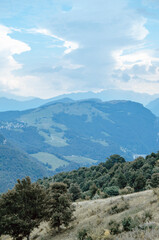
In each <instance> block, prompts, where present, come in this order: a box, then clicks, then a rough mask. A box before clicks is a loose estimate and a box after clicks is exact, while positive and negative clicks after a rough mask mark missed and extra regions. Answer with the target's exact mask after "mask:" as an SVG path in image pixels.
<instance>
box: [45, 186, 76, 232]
mask: <svg viewBox="0 0 159 240" xmlns="http://www.w3.org/2000/svg"><path fill="white" fill-rule="evenodd" d="M73 211H74V207H73V205H72V202H71V200H70V194H68V192H67V185H66V184H64V183H60V182H57V183H53V184H51V185H50V188H49V190H48V199H47V220H49V222H50V226H51V227H52V228H55V229H57V230H58V231H59V230H60V226H61V225H64V226H65V227H67V226H68V225H69V223H70V222H71V221H72V217H73Z"/></svg>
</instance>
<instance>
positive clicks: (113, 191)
mask: <svg viewBox="0 0 159 240" xmlns="http://www.w3.org/2000/svg"><path fill="white" fill-rule="evenodd" d="M104 192H105V193H106V194H108V195H109V196H117V195H119V187H117V186H111V187H106V188H105V189H104Z"/></svg>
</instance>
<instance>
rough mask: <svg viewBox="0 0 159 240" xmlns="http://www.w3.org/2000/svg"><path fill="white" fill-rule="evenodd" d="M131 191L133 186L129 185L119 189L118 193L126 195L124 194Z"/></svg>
mask: <svg viewBox="0 0 159 240" xmlns="http://www.w3.org/2000/svg"><path fill="white" fill-rule="evenodd" d="M133 192H134V188H131V187H129V186H127V187H125V188H123V189H120V190H119V194H120V195H126V194H130V193H133Z"/></svg>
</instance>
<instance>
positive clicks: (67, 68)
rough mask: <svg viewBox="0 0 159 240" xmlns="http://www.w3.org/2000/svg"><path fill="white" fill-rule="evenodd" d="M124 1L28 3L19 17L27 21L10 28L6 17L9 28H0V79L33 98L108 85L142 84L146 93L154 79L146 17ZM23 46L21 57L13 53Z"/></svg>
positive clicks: (155, 68)
mask: <svg viewBox="0 0 159 240" xmlns="http://www.w3.org/2000/svg"><path fill="white" fill-rule="evenodd" d="M68 2H69V6H70V7H69V10H68V11H64V10H63V9H64V7H63V6H64V5H65V6H66V5H67V3H68ZM128 2H129V1H127V0H112V1H106V0H99V1H92V0H87V1H84V0H81V1H74V0H68V1H67V0H59V1H56V0H52V3H53V4H52V5H50V1H49V0H46V1H42V0H40V1H39V4H38V5H37V4H34V3H32V4H33V5H34V8H33V9H34V11H33V12H32V13H31V14H30V15H28V16H27V17H26V16H25V17H24V19H23V22H24V20H26V19H28V20H29V21H28V25H27V26H22V27H23V28H21V27H20V26H17V27H16V28H12V22H11V24H10V26H11V27H10V28H7V27H4V26H1V28H0V32H1V37H0V69H2V71H1V73H0V84H1V85H3V86H4V87H5V89H7V88H8V89H11V91H12V92H15V93H17V94H19V95H25V96H27V95H34V96H39V97H52V96H53V95H57V94H62V93H66V92H71V91H87V90H96V91H98V90H99V89H105V88H113V87H114V88H115V87H118V88H127V89H130V88H131V89H134V90H135V91H137V88H138V91H141V86H142V85H143V86H144V87H143V89H144V90H145V91H149V92H150V90H152V88H153V89H154V88H155V87H154V86H155V84H156V89H157V86H158V85H157V84H158V83H157V81H158V62H159V60H158V53H156V52H155V51H154V50H153V48H155V47H154V46H153V45H151V46H150V44H148V40H147V39H148V38H147V37H150V36H151V31H150V29H149V30H148V29H147V23H149V21H148V19H146V18H144V17H142V16H141V15H139V13H138V12H137V11H135V10H134V9H132V8H131V7H130V6H129V5H128ZM26 4H27V7H28V4H29V3H28V1H26ZM22 5H23V4H22ZM35 5H36V6H35ZM30 6H32V5H30ZM49 6H50V8H49V9H48V7H49ZM23 7H24V9H25V6H23ZM45 7H46V8H47V9H46V8H45ZM24 9H23V12H24ZM31 9H32V8H31ZM17 14H19V13H17ZM19 24H20V23H19ZM149 24H150V23H149ZM14 26H16V24H14ZM33 26H34V27H33ZM12 31H14V32H15V31H16V33H19V34H21V35H20V36H22V37H23V34H24V37H26V35H27V34H28V35H27V37H26V40H28V38H29V41H28V44H29V45H30V46H29V45H28V44H26V43H24V42H22V41H18V40H16V39H15V35H14V38H13V37H11V36H12V35H11V32H12ZM16 36H18V34H17V35H16ZM17 39H18V38H17ZM32 39H33V42H32ZM38 44H39V45H38ZM31 48H32V49H31ZM30 50H32V51H30ZM26 51H30V52H29V53H28V54H27V56H26V60H24V59H22V58H18V57H17V56H16V58H15V55H17V54H18V55H20V54H22V53H24V52H26ZM17 59H19V61H18V60H17ZM15 70H16V71H15ZM2 72H3V74H2ZM18 74H19V75H18ZM112 75H114V76H115V77H114V78H113V77H112ZM2 76H3V78H2ZM133 83H134V84H133ZM151 83H153V85H151ZM133 85H135V86H134V87H133ZM148 86H150V87H149V88H148ZM153 91H154V90H153Z"/></svg>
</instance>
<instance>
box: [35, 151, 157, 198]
mask: <svg viewBox="0 0 159 240" xmlns="http://www.w3.org/2000/svg"><path fill="white" fill-rule="evenodd" d="M38 182H39V183H40V184H42V185H43V186H45V187H46V188H48V186H49V184H50V183H51V182H64V183H66V184H67V185H68V187H69V191H70V193H71V194H72V198H73V199H72V200H76V199H78V198H82V199H92V198H98V197H100V198H101V197H109V196H115V195H119V194H126V193H131V192H138V191H143V190H146V189H150V188H154V187H157V186H159V152H158V153H151V154H150V155H147V156H146V157H145V158H144V157H138V158H137V159H135V160H134V161H131V162H127V161H126V160H125V159H124V158H123V157H121V156H120V155H117V154H114V155H111V156H110V157H109V158H107V159H106V161H105V162H102V163H100V164H98V165H97V166H91V167H89V168H87V167H81V168H79V169H78V170H73V171H71V172H62V173H59V174H56V175H54V176H53V177H50V178H43V179H39V180H38Z"/></svg>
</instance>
